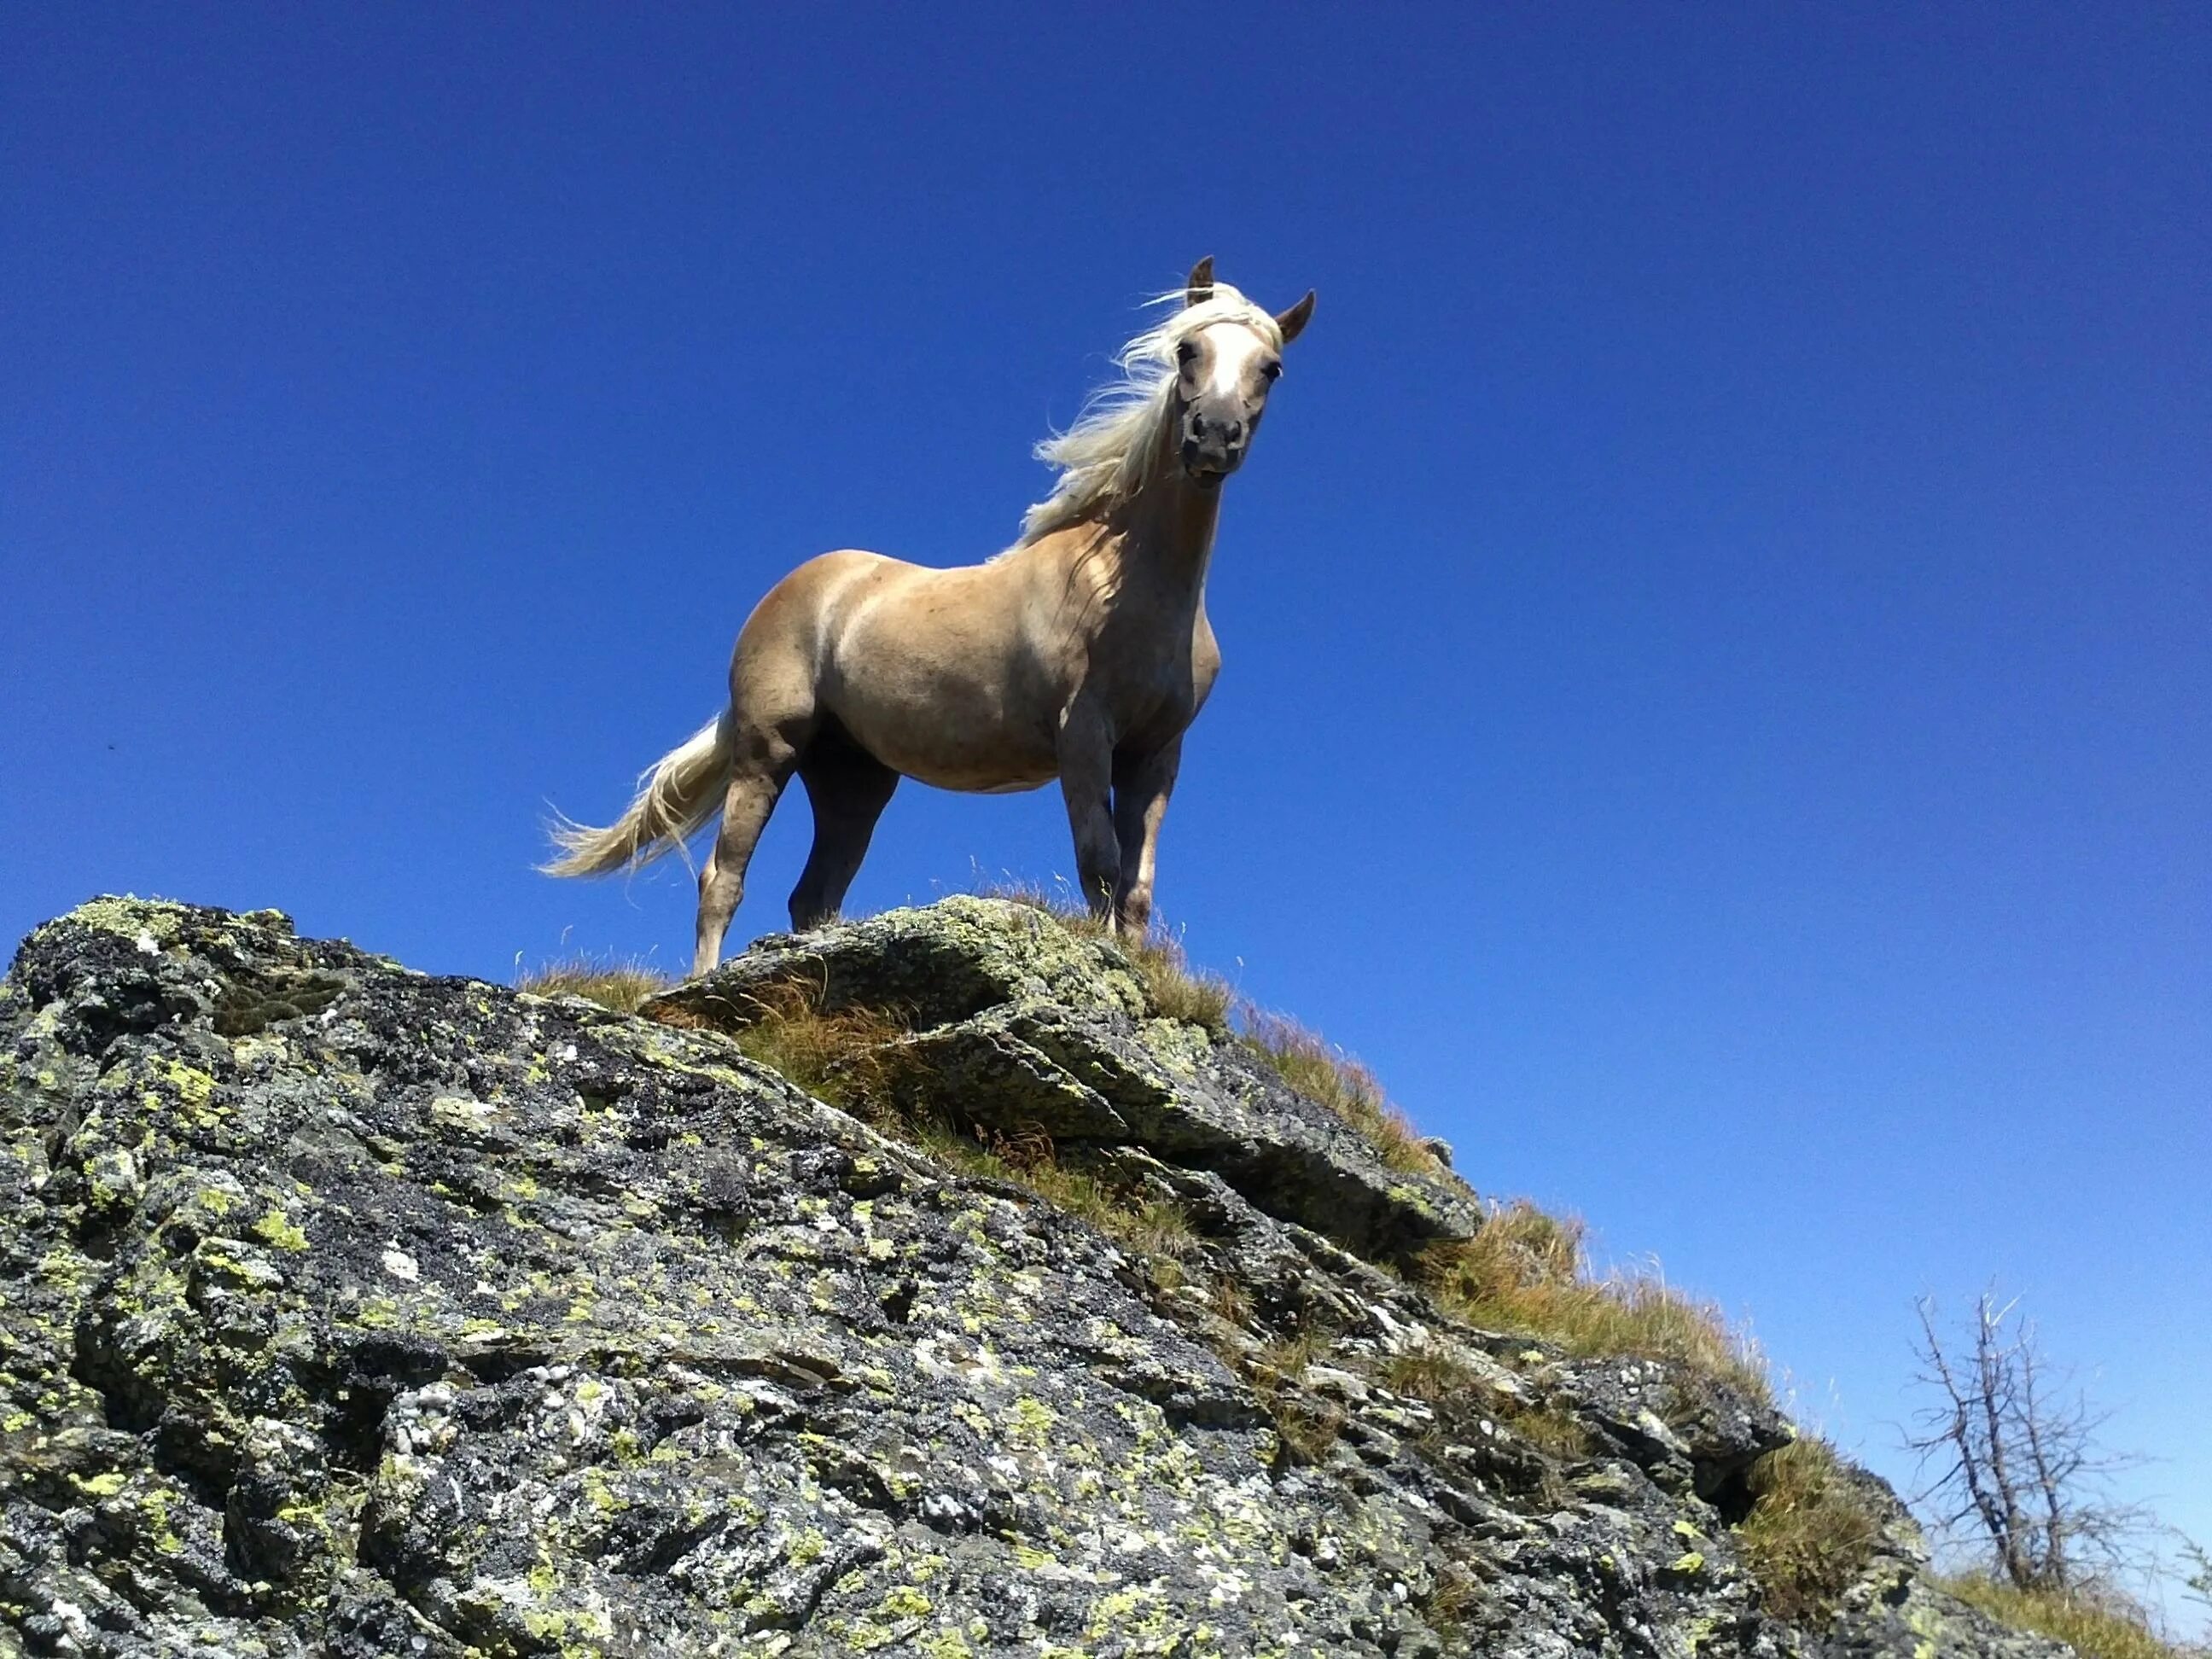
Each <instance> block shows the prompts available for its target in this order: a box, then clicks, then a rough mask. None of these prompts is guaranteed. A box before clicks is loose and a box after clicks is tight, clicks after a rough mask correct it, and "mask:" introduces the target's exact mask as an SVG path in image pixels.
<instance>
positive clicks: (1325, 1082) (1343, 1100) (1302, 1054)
mask: <svg viewBox="0 0 2212 1659" xmlns="http://www.w3.org/2000/svg"><path fill="white" fill-rule="evenodd" d="M1242 1012H1243V1027H1244V1029H1243V1032H1242V1034H1241V1036H1240V1041H1242V1042H1243V1044H1244V1047H1245V1048H1247V1049H1248V1050H1249V1052H1250V1053H1252V1054H1255V1055H1257V1056H1258V1057H1259V1058H1260V1059H1261V1060H1263V1061H1265V1062H1266V1063H1267V1066H1268V1067H1269V1068H1270V1069H1272V1070H1273V1072H1274V1073H1275V1075H1276V1076H1278V1077H1279V1078H1281V1079H1283V1081H1284V1082H1285V1083H1286V1084H1288V1085H1290V1086H1291V1088H1293V1089H1295V1090H1297V1091H1298V1093H1300V1094H1302V1095H1304V1096H1305V1097H1306V1098H1307V1099H1309V1100H1312V1101H1317V1102H1319V1103H1321V1104H1322V1105H1323V1106H1326V1107H1327V1108H1328V1109H1329V1110H1330V1111H1332V1112H1334V1113H1335V1114H1336V1115H1337V1116H1339V1117H1340V1118H1342V1119H1343V1120H1344V1121H1346V1123H1348V1124H1350V1125H1351V1126H1352V1127H1353V1128H1354V1129H1356V1130H1358V1132H1359V1133H1360V1134H1361V1136H1362V1137H1364V1139H1366V1141H1367V1143H1368V1145H1370V1146H1372V1147H1374V1149H1375V1151H1376V1155H1377V1156H1378V1157H1380V1158H1382V1160H1383V1163H1384V1164H1387V1165H1389V1167H1390V1168H1391V1169H1394V1170H1403V1171H1405V1172H1407V1173H1408V1174H1413V1175H1428V1174H1433V1173H1435V1172H1436V1171H1437V1170H1438V1169H1439V1168H1441V1167H1442V1166H1441V1164H1439V1162H1438V1160H1437V1155H1436V1154H1435V1153H1434V1152H1431V1151H1430V1150H1429V1149H1428V1148H1427V1147H1426V1146H1423V1145H1422V1144H1421V1138H1420V1136H1419V1134H1418V1133H1415V1131H1414V1129H1413V1125H1412V1124H1411V1123H1409V1122H1407V1121H1406V1118H1405V1115H1404V1114H1402V1113H1401V1112H1400V1111H1399V1110H1398V1109H1397V1108H1396V1107H1395V1106H1393V1105H1392V1104H1391V1103H1390V1099H1389V1096H1387V1095H1385V1094H1384V1093H1383V1085H1382V1084H1380V1083H1379V1082H1377V1081H1376V1077H1375V1073H1372V1072H1370V1071H1369V1070H1368V1069H1367V1068H1366V1067H1365V1066H1362V1065H1361V1064H1360V1063H1359V1062H1358V1060H1354V1059H1352V1056H1351V1055H1349V1054H1346V1053H1345V1052H1344V1051H1343V1050H1342V1049H1341V1048H1334V1047H1332V1046H1331V1045H1330V1044H1329V1043H1328V1042H1327V1041H1325V1040H1324V1039H1323V1038H1322V1036H1321V1035H1320V1034H1319V1033H1318V1032H1315V1031H1310V1030H1307V1029H1306V1028H1305V1027H1304V1026H1303V1025H1301V1024H1298V1023H1297V1021H1296V1020H1294V1019H1289V1018H1285V1017H1284V1016H1283V1015H1281V1014H1273V1013H1269V1012H1267V1011H1266V1010H1264V1009H1260V1008H1255V1007H1251V1006H1249V1005H1248V1006H1245V1007H1244V1008H1243V1010H1242Z"/></svg>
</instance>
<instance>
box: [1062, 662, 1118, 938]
mask: <svg viewBox="0 0 2212 1659" xmlns="http://www.w3.org/2000/svg"><path fill="white" fill-rule="evenodd" d="M1059 759H1060V796H1061V798H1062V799H1065V800H1066V803H1067V827H1068V828H1069V829H1071V830H1073V832H1074V835H1075V875H1076V879H1077V880H1078V881H1079V883H1080V884H1082V887H1083V902H1085V904H1087V905H1089V906H1090V907H1091V915H1094V916H1097V917H1098V918H1099V919H1100V920H1102V921H1110V920H1111V919H1112V917H1113V915H1114V893H1115V885H1116V884H1117V883H1118V882H1119V881H1120V880H1121V840H1120V838H1119V837H1118V836H1115V833H1114V812H1113V808H1112V805H1111V792H1112V790H1113V787H1114V740H1113V738H1112V737H1111V736H1110V735H1109V732H1108V731H1107V729H1106V722H1105V720H1104V719H1103V717H1102V716H1101V715H1100V714H1098V712H1097V710H1095V709H1092V708H1088V707H1086V706H1085V705H1084V704H1082V703H1080V702H1079V703H1077V704H1075V705H1074V706H1073V707H1072V708H1069V710H1068V711H1067V713H1066V714H1065V715H1063V716H1062V717H1061V719H1060V757H1059Z"/></svg>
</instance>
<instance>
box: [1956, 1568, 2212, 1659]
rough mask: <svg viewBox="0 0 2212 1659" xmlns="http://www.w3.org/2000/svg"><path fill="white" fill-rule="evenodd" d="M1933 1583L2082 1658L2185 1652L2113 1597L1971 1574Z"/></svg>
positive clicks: (2175, 1656)
mask: <svg viewBox="0 0 2212 1659" xmlns="http://www.w3.org/2000/svg"><path fill="white" fill-rule="evenodd" d="M1936 1582H1937V1583H1939V1584H1941V1585H1942V1588H1943V1589H1947V1590H1948V1591H1950V1592H1951V1594H1952V1595H1955V1596H1957V1597H1958V1598H1959V1599H1960V1601H1964V1602H1966V1604H1967V1605H1968V1606H1969V1607H1979V1608H1980V1609H1981V1610H1982V1611H1983V1612H1984V1613H1987V1614H1989V1615H1990V1618H1992V1619H1994V1620H1996V1621H1997V1622H1998V1623H1999V1624H2001V1625H2007V1626H2011V1627H2012V1628H2013V1629H2015V1630H2022V1631H2033V1632H2034V1633H2035V1634H2037V1635H2038V1636H2047V1637H2049V1638H2051V1640H2053V1641H2054V1642H2063V1643H2065V1644H2067V1645H2068V1646H2069V1647H2071V1648H2072V1649H2073V1650H2075V1652H2076V1653H2078V1654H2081V1656H2082V1659H2182V1656H2183V1655H2184V1654H2185V1653H2187V1652H2188V1651H2189V1650H2187V1649H2185V1648H2179V1647H2175V1646H2173V1645H2172V1644H2170V1643H2167V1642H2165V1641H2162V1640H2160V1638H2159V1636H2158V1635H2157V1633H2156V1632H2154V1631H2153V1630H2152V1628H2151V1626H2150V1621H2149V1620H2148V1619H2147V1618H2146V1617H2145V1616H2144V1614H2143V1612H2142V1609H2141V1608H2140V1607H2136V1605H2135V1604H2134V1603H2133V1602H2132V1601H2129V1600H2127V1599H2126V1598H2125V1597H2124V1596H2121V1595H2096V1594H2093V1593H2084V1592H2072V1593H2069V1592H2068V1591H2065V1590H2024V1589H2015V1587H2014V1586H2012V1585H2010V1584H2002V1583H1998V1582H1997V1581H1996V1580H1995V1579H1993V1578H1985V1577H1980V1576H1979V1575H1977V1574H1968V1575H1966V1576H1964V1577H1956V1578H1942V1579H1938V1580H1937V1581H1936Z"/></svg>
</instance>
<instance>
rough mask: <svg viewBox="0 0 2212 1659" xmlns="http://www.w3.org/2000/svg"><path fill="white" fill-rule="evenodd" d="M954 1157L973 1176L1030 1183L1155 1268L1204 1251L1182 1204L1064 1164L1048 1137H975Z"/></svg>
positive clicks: (1035, 1190)
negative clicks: (1117, 1183) (1199, 1247)
mask: <svg viewBox="0 0 2212 1659" xmlns="http://www.w3.org/2000/svg"><path fill="white" fill-rule="evenodd" d="M953 1156H954V1157H956V1158H957V1159H958V1160H959V1161H960V1164H961V1166H962V1167H963V1169H965V1170H967V1171H968V1172H969V1174H971V1175H979V1176H990V1177H992V1178H994V1179H997V1180H1000V1181H1010V1182H1013V1183H1014V1184H1015V1185H1017V1186H1020V1187H1025V1188H1028V1189H1029V1190H1030V1192H1032V1193H1034V1194H1036V1195H1037V1197H1039V1198H1041V1199H1042V1200H1044V1201H1045V1202H1046V1203H1048V1204H1049V1205H1051V1206H1053V1207H1054V1209H1057V1210H1059V1211H1060V1212H1063V1213H1065V1214H1067V1215H1072V1216H1073V1217H1074V1218H1076V1219H1077V1220H1079V1221H1086V1222H1088V1223H1090V1224H1091V1225H1092V1226H1094V1227H1096V1228H1097V1230H1098V1231H1100V1232H1102V1233H1104V1234H1105V1235H1106V1236H1107V1237H1109V1238H1111V1239H1113V1240H1115V1242H1116V1243H1120V1244H1121V1245H1123V1246H1124V1247H1126V1248H1127V1249H1129V1250H1130V1251H1131V1252H1132V1253H1133V1254H1134V1255H1139V1256H1141V1257H1143V1258H1144V1259H1145V1260H1146V1261H1148V1262H1151V1263H1153V1264H1154V1265H1155V1266H1158V1265H1160V1264H1163V1263H1170V1262H1180V1261H1182V1260H1184V1259H1185V1258H1186V1257H1188V1256H1189V1255H1192V1254H1194V1252H1195V1251H1196V1250H1197V1249H1198V1234H1197V1232H1196V1231H1194V1229H1193V1228H1192V1226H1191V1225H1190V1218H1189V1216H1188V1215H1186V1214H1185V1213H1184V1212H1183V1208H1182V1206H1181V1205H1179V1204H1177V1203H1176V1202H1175V1201H1174V1200H1172V1199H1165V1198H1158V1197H1154V1196H1150V1195H1144V1194H1133V1193H1131V1192H1129V1191H1127V1189H1126V1188H1121V1187H1119V1186H1116V1185H1115V1184H1114V1183H1113V1182H1109V1181H1106V1180H1104V1179H1102V1178H1101V1177H1100V1176H1098V1175H1097V1172H1095V1171H1093V1170H1086V1169H1084V1168H1082V1167H1080V1166H1079V1165H1075V1164H1066V1163H1063V1162H1061V1161H1060V1158H1059V1157H1058V1156H1057V1154H1056V1153H1055V1152H1054V1149H1053V1146H1052V1143H1051V1142H1050V1141H1049V1140H1048V1139H1045V1138H1044V1137H1043V1136H1042V1135H1029V1136H1023V1137H1019V1138H1017V1139H992V1140H989V1141H983V1140H979V1139H970V1140H969V1142H968V1144H967V1146H966V1148H964V1149H963V1150H961V1151H959V1152H955V1153H954V1154H953Z"/></svg>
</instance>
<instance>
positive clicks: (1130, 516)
mask: <svg viewBox="0 0 2212 1659" xmlns="http://www.w3.org/2000/svg"><path fill="white" fill-rule="evenodd" d="M1220 516H1221V486H1220V485H1219V484H1218V483H1216V484H1212V485H1210V486H1204V487H1201V486H1200V485H1199V484H1196V483H1193V482H1192V481H1191V480H1190V479H1189V478H1188V477H1186V476H1185V475H1184V473H1183V472H1182V469H1181V468H1180V467H1170V468H1163V469H1162V470H1161V471H1159V472H1158V473H1157V474H1155V476H1154V477H1152V479H1151V480H1150V481H1149V482H1148V483H1146V486H1145V487H1144V489H1141V490H1139V492H1138V493H1137V495H1135V496H1134V497H1133V498H1132V499H1130V500H1129V501H1126V502H1124V503H1123V504H1122V506H1121V508H1120V510H1119V511H1118V512H1116V513H1115V515H1114V518H1115V522H1114V523H1112V524H1111V525H1109V526H1107V527H1106V528H1107V532H1108V533H1109V535H1111V536H1113V537H1114V538H1115V542H1116V544H1117V545H1116V549H1115V554H1116V557H1115V562H1116V564H1117V565H1118V566H1119V567H1120V574H1121V586H1122V587H1123V589H1124V590H1125V591H1127V592H1129V593H1130V594H1131V596H1132V597H1135V596H1136V595H1138V594H1139V593H1142V594H1144V595H1146V597H1147V598H1149V599H1152V601H1153V602H1154V603H1158V602H1161V601H1170V602H1171V601H1175V600H1178V599H1186V598H1187V599H1188V601H1189V603H1190V604H1192V605H1200V604H1203V603H1204V601H1205V597H1206V566H1207V564H1208V563H1209V562H1211V561H1212V557H1213V532H1214V527H1215V526H1216V524H1217V523H1218V521H1219V520H1220Z"/></svg>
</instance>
